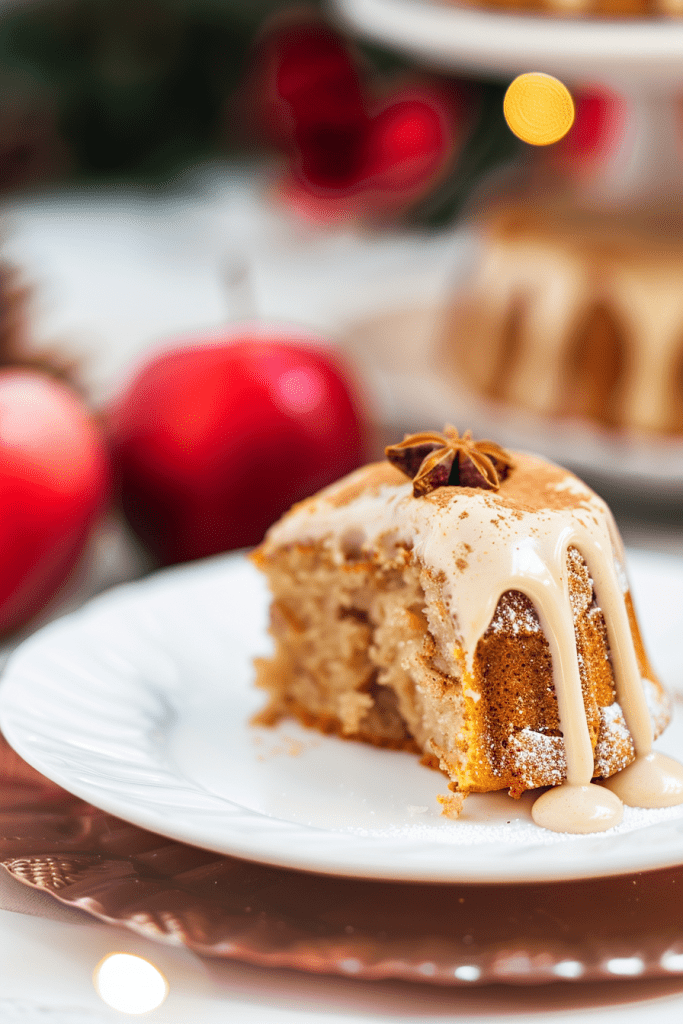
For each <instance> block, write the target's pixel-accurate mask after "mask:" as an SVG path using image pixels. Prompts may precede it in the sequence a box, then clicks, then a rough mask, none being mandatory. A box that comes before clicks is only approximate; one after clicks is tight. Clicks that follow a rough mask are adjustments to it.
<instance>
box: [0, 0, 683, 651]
mask: <svg viewBox="0 0 683 1024" xmlns="http://www.w3.org/2000/svg"><path fill="white" fill-rule="evenodd" d="M375 35H376V34H375ZM404 49H406V50H407V51H409V48H404ZM489 64H490V62H489ZM520 70H534V69H533V68H528V69H527V68H524V69H520ZM589 77H590V76H586V75H583V76H578V78H577V82H572V83H570V84H571V85H572V91H573V95H574V100H575V105H576V119H575V122H574V126H573V128H572V129H571V131H570V133H569V134H568V135H567V137H566V138H565V139H564V140H563V141H562V142H560V143H558V144H557V145H556V146H553V147H548V148H547V150H545V151H543V152H540V151H538V150H535V151H533V152H531V150H532V147H529V146H525V144H524V143H522V142H520V141H519V140H518V139H517V138H516V137H515V136H514V135H513V134H512V132H511V131H510V130H509V129H508V127H507V124H506V123H505V119H504V117H503V108H502V100H503V96H504V93H505V89H506V87H507V85H508V84H509V82H510V80H511V78H512V75H511V74H510V73H509V71H508V70H506V69H505V68H503V67H501V69H500V70H499V71H497V72H495V73H494V72H492V71H490V70H487V69H486V67H483V66H482V69H481V70H479V71H476V70H472V69H471V68H470V70H469V71H467V72H466V73H465V72H462V73H461V72H457V73H456V72H454V71H453V70H449V69H448V68H447V67H444V66H443V64H442V65H441V66H440V67H436V66H434V65H432V64H431V63H430V62H429V61H428V60H421V59H418V58H414V59H413V58H410V57H409V56H406V55H405V52H401V48H395V47H392V46H389V45H383V44H382V43H381V41H380V42H378V41H377V39H376V38H375V40H374V41H368V39H367V38H365V36H364V34H363V33H362V32H359V31H355V30H354V29H352V28H351V27H350V23H349V22H346V23H342V22H341V20H340V18H339V16H338V14H337V13H335V9H333V8H332V7H330V6H327V5H325V6H321V5H316V4H307V5H305V6H301V5H292V4H291V3H288V2H284V0H258V2H256V0H254V2H252V3H250V4H241V3H238V2H237V0H221V2H218V0H194V2H190V0H136V2H135V3H132V2H128V0H123V2H122V0H116V2H113V0H69V2H66V0H50V2H33V0H24V2H19V3H4V4H3V5H2V6H1V7H0V210H1V213H0V225H1V231H2V235H1V238H2V260H3V263H2V271H1V273H0V364H1V365H2V371H1V373H0V484H7V487H5V493H6V494H7V497H6V498H5V499H3V500H4V503H5V508H4V509H0V513H2V512H4V513H6V516H5V518H6V526H5V528H4V533H3V534H2V535H1V536H0V544H2V545H4V548H3V557H4V558H5V562H6V564H7V565H9V566H11V569H6V570H5V576H6V579H5V580H4V582H2V585H1V586H0V629H3V630H4V632H5V634H6V635H7V636H10V637H13V638H16V636H18V635H21V631H22V630H24V629H26V628H31V627H32V626H33V625H34V624H35V623H36V622H38V621H41V619H42V618H45V617H46V616H49V615H50V614H53V612H54V609H55V608H56V607H59V608H60V609H61V608H65V607H69V606H70V603H71V605H72V604H73V603H74V602H77V601H79V600H81V599H82V598H83V596H84V595H85V594H89V593H93V592H94V591H96V590H98V589H101V588H102V587H104V586H107V585H109V584H111V583H112V582H116V581H117V580H119V579H125V578H129V577H130V576H131V575H135V574H138V573H140V572H143V571H147V570H148V569H150V568H152V567H154V566H156V565H160V564H162V565H163V564H172V563H174V562H178V561H185V560H188V559H193V558H198V557H203V556H205V555H210V554H214V553H217V552H220V551H224V550H228V549H233V548H239V547H244V546H249V545H252V544H254V543H257V542H258V541H259V540H260V538H261V536H262V535H263V532H264V530H265V529H266V528H267V526H268V525H269V523H270V522H272V521H274V519H275V518H277V516H279V515H280V514H281V513H282V512H283V511H284V510H285V509H286V508H287V507H288V506H289V505H290V504H291V502H292V501H295V500H299V499H300V498H302V497H304V496H305V495H306V494H308V493H311V492H312V491H314V490H315V489H317V488H318V487H320V486H323V485H324V484H326V483H328V482H331V480H332V479H335V478H336V477H337V476H339V475H340V474H341V473H343V472H347V471H349V470H350V469H352V468H354V466H356V465H358V464H360V463H361V462H362V461H365V460H367V459H369V458H376V457H381V455H382V452H383V448H384V445H385V444H387V443H391V442H394V441H396V440H398V439H400V437H401V436H402V434H403V433H404V432H406V431H409V430H416V429H441V428H442V427H443V425H444V423H446V422H452V423H453V424H455V425H456V426H457V427H458V428H459V429H461V430H464V429H466V428H468V427H472V428H473V429H474V430H475V433H476V434H478V435H479V436H491V437H492V438H493V439H495V440H497V441H500V442H502V443H506V444H512V445H517V446H522V447H526V448H534V449H538V450H541V451H543V452H544V453H545V454H546V455H549V456H550V457H551V458H555V459H557V460H558V461H562V462H565V463H567V464H568V465H570V466H572V467H573V468H576V469H577V471H579V472H580V473H581V474H582V475H584V476H585V477H586V478H587V479H588V480H589V482H591V483H592V484H593V485H594V486H596V487H597V488H598V489H599V490H600V491H601V492H602V493H604V494H605V496H606V497H607V498H608V499H609V500H610V501H612V503H613V505H614V508H615V511H616V514H617V518H618V519H619V523H620V525H621V526H622V529H623V530H624V531H625V533H626V538H627V541H629V542H631V543H635V544H639V545H641V546H649V547H660V548H665V549H666V550H671V551H678V550H683V545H681V544H680V543H679V539H678V538H679V532H680V525H681V523H680V513H679V507H680V499H681V497H682V496H683V444H682V443H681V439H682V437H683V406H681V405H680V402H681V399H680V398H679V392H680V393H681V394H683V389H681V388H679V387H678V382H680V380H681V379H683V357H681V356H680V355H679V346H681V347H683V294H682V293H681V286H680V285H679V283H678V282H679V279H680V280H683V278H681V275H680V273H679V266H680V265H681V257H682V255H683V254H682V253H680V252H679V249H678V241H677V239H678V237H679V235H678V228H677V226H676V225H677V223H678V221H677V220H676V221H675V223H674V220H672V218H677V217H678V211H677V209H674V208H673V207H672V206H671V205H669V207H667V209H666V210H665V211H664V212H663V211H662V208H661V206H658V205H657V204H655V206H657V209H656V212H655V213H653V212H652V211H651V210H650V211H649V212H648V213H647V214H642V215H641V211H640V210H639V209H638V212H637V214H634V215H633V216H631V212H632V211H633V210H635V208H636V207H638V208H639V207H640V205H641V204H640V202H639V201H638V202H635V201H634V193H633V190H632V191H631V192H629V193H628V195H626V194H625V195H624V196H622V198H621V201H620V202H621V205H620V207H619V209H618V210H616V212H615V210H613V209H610V203H609V202H606V201H605V192H607V193H610V194H611V193H613V192H614V189H612V187H611V186H609V181H610V174H609V173H607V172H606V169H607V168H614V167H616V168H617V169H618V177H619V180H624V181H625V180H630V179H628V174H627V173H626V172H625V171H624V168H626V171H628V170H629V168H630V169H631V170H632V169H633V167H634V166H635V163H634V161H635V162H636V163H637V160H636V156H637V154H636V155H635V156H634V153H635V149H634V146H633V145H632V144H630V149H628V153H627V156H626V157H624V152H625V149H624V147H625V141H624V140H625V139H628V138H630V134H629V133H630V127H629V125H630V123H631V121H630V119H631V118H632V116H635V115H634V114H633V110H634V108H633V106H632V105H631V106H629V105H628V104H627V103H626V102H625V100H624V98H623V96H621V95H620V94H619V92H618V90H610V89H609V88H607V87H604V86H601V87H598V86H595V85H590V83H589V84H586V81H587V80H588V78H589ZM631 134H632V133H631ZM627 148H628V147H627ZM620 160H621V163H620V162H619V161H620ZM624 161H625V162H624ZM651 178H652V176H651ZM674 179H675V180H678V179H677V177H676V175H674ZM652 180H654V181H655V186H656V179H652ZM596 181H597V182H598V183H601V184H602V186H603V192H602V199H599V198H597V199H596V197H598V196H599V194H600V189H599V188H592V185H594V184H595V182H596ZM606 182H607V183H608V187H607V188H606V189H605V183H606ZM654 191H655V192H656V188H655V189H654ZM577 196H581V197H582V199H581V201H577ZM612 198H613V196H612ZM640 198H642V190H641V196H640ZM648 198H649V199H652V198H653V196H652V195H650V196H649V197H648ZM646 205H648V204H646ZM649 205H652V204H649ZM674 205H675V204H674ZM625 209H628V210H629V217H628V218H626V220H627V223H626V224H625V219H624V210H625ZM634 266H635V268H636V269H635V271H634V270H633V268H634ZM625 267H627V268H630V269H629V270H628V273H630V274H631V277H630V278H628V275H627V271H626V270H625V269H624V268H625ZM653 267H654V270H653ZM634 273H635V277H634V276H633V274H634ZM579 280H580V281H581V282H583V283H582V284H581V285H580V286H579V285H577V284H576V282H577V281H579ZM568 282H569V283H568ZM634 282H635V284H634ZM643 282H645V283H643ZM648 282H649V283H648ZM653 282H654V283H653ZM572 289H573V290H572ZM648 289H649V291H648ZM634 296H635V298H634ZM663 296H664V298H663ZM664 306H666V309H667V310H669V312H667V313H666V316H664V317H663V320H662V329H661V331H660V335H661V337H660V336H656V337H655V334H656V331H654V328H653V329H652V330H650V331H649V334H648V331H647V330H645V329H644V327H643V325H644V324H646V323H650V321H652V322H654V323H655V325H656V323H657V322H658V321H657V316H658V315H659V314H658V313H657V312H656V311H660V312H661V310H662V309H663V308H664ZM652 311H655V313H654V314H653V312H652ZM679 315H680V319H681V330H680V331H679V332H678V334H676V332H677V331H678V323H679ZM660 319H661V318H660ZM664 321H665V323H664ZM538 323H542V324H544V325H547V327H546V326H544V327H543V329H542V330H540V332H539V329H538ZM534 324H536V326H534ZM558 324H559V325H560V326H559V327H558ZM672 325H673V326H672ZM666 331H668V332H669V333H668V334H666ZM558 332H559V333H561V334H562V338H560V337H559V333H558ZM565 335H566V337H565ZM641 335H643V337H645V341H644V343H643V344H644V349H643V351H644V355H643V356H642V363H638V359H635V357H634V356H633V351H634V349H633V347H632V345H633V339H634V338H635V339H636V342H639V339H640V336H641ZM664 335H666V337H664ZM679 335H680V337H679ZM527 349H529V351H531V350H533V358H532V357H531V356H529V357H528V358H527V356H526V355H525V353H527ZM658 352H659V353H660V354H661V353H664V352H665V353H666V359H665V358H664V357H663V356H662V357H661V358H660V356H658V355H657V354H656V353H658ZM553 353H554V354H555V355H553ZM558 353H559V355H558ZM555 357H557V358H556V361H555V363H554V362H553V359H554V358H555ZM525 358H526V361H527V364H529V365H527V368H526V370H524V369H523V366H524V360H525ZM639 358H640V357H639ZM655 366H657V367H658V369H657V371H656V373H657V374H658V375H659V376H658V377H657V379H654V378H655V376H656V374H655V371H654V370H653V371H652V373H650V369H651V368H652V367H655ZM558 367H559V369H558ZM631 378H633V379H634V380H636V379H637V381H640V382H642V381H645V379H646V378H647V379H648V380H649V381H650V383H649V384H648V389H646V391H643V390H642V388H641V389H640V390H638V389H637V388H636V387H635V384H634V383H633V382H632V381H631ZM650 378H652V380H650ZM672 382H673V383H672ZM636 391H637V392H638V393H637V394H636ZM679 406H680V407H679ZM3 424H4V426H3ZM8 424H9V425H8ZM12 424H14V426H11V425H12ZM17 424H19V426H17ZM13 431H14V433H13ZM36 452H39V453H40V456H39V458H37V457H36ZM17 453H19V454H18V455H17ZM27 453H29V454H27ZM22 460H23V461H22ZM27 466H28V467H30V468H29V469H27ZM36 466H38V469H37V468H36ZM55 467H60V468H59V471H58V472H57V470H56V469H55ZM65 467H69V471H68V472H67V470H66V469H65ZM10 485H11V486H10ZM0 493H2V488H0ZM57 549H59V550H60V551H61V554H60V555H59V557H56V556H55V551H56V550H57ZM83 551H85V561H83V557H82V552H83ZM79 567H80V568H79ZM3 609H4V611H3ZM17 631H19V632H17Z"/></svg>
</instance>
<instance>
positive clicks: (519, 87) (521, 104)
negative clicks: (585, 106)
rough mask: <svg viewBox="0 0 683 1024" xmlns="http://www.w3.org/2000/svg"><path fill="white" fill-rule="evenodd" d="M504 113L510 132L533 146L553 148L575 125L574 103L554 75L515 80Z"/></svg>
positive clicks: (508, 94) (522, 76) (507, 95)
mask: <svg viewBox="0 0 683 1024" xmlns="http://www.w3.org/2000/svg"><path fill="white" fill-rule="evenodd" d="M503 113H504V114H505V120H506V121H507V123H508V125H509V127H510V131H512V132H514V134H515V135H516V136H517V137H518V138H519V139H522V141H523V142H528V143H530V144H531V145H532V146H550V145H552V144H553V142H559V141H560V139H562V138H564V136H565V135H566V134H567V132H568V131H569V129H570V128H571V126H572V125H573V123H574V101H573V99H572V97H571V93H570V92H569V89H568V88H567V87H566V85H563V84H562V82H560V80H559V79H558V78H553V76H552V75H544V74H541V73H540V72H537V71H530V72H528V73H527V74H525V75H519V76H518V77H517V78H515V80H514V82H512V83H511V84H510V86H509V88H508V91H507V92H506V93H505V99H504V100H503Z"/></svg>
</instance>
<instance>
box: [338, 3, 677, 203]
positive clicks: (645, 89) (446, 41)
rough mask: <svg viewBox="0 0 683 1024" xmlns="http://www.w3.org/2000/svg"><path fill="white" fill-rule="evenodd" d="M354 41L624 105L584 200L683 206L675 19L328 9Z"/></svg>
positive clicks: (430, 8) (428, 7)
mask: <svg viewBox="0 0 683 1024" xmlns="http://www.w3.org/2000/svg"><path fill="white" fill-rule="evenodd" d="M331 3H332V6H333V8H334V9H335V11H336V14H337V16H338V18H339V19H340V20H341V21H342V22H343V23H344V24H345V25H346V26H348V27H351V28H352V29H353V30H354V31H356V32H359V33H361V34H362V35H364V36H366V37H368V38H369V39H373V40H375V41H377V42H382V43H384V44H388V45H390V46H393V47H395V48H396V49H399V50H402V51H403V52H405V53H407V54H410V55H411V56H412V57H414V58H417V59H418V60H421V61H423V62H424V63H425V64H429V65H430V66H432V67H434V68H437V69H439V70H442V71H451V72H460V73H471V74H473V75H479V76H486V77H494V78H500V79H501V80H502V81H506V80H507V81H510V80H512V78H514V77H515V76H516V75H518V74H521V73H522V72H524V71H544V72H546V73H547V74H552V75H556V76H557V77H559V78H561V79H562V80H563V81H565V82H566V83H567V84H568V85H570V86H572V87H577V86H582V87H600V86H602V87H606V88H607V89H611V90H613V91H615V92H617V93H619V95H620V96H621V97H622V98H623V99H624V100H625V101H626V104H627V106H626V116H625V118H624V130H623V132H622V133H621V137H620V138H619V139H618V140H617V144H616V145H615V147H614V150H613V152H612V154H611V158H610V160H609V161H607V162H605V163H603V164H601V165H600V167H599V169H598V171H597V173H596V178H595V180H594V181H592V182H591V183H590V187H589V189H588V191H589V192H590V193H591V194H590V195H589V196H587V198H588V199H590V200H591V201H597V202H598V203H599V204H600V205H615V204H617V205H632V204H633V203H634V202H640V201H642V200H645V201H647V200H650V199H652V198H653V197H656V198H657V199H658V200H663V201H664V202H667V203H671V202H677V203H678V205H680V204H681V197H682V196H683V117H682V116H681V109H682V104H681V97H683V19H682V20H681V21H677V20H669V19H654V18H652V19H638V20H630V19H629V20H621V19H620V20H616V21H609V20H597V19H574V18H553V17H533V16H525V15H510V14H498V13H495V12H489V11H477V10H469V9H467V8H464V7H463V8H461V7H458V6H455V5H454V4H451V3H439V2H435V0H331Z"/></svg>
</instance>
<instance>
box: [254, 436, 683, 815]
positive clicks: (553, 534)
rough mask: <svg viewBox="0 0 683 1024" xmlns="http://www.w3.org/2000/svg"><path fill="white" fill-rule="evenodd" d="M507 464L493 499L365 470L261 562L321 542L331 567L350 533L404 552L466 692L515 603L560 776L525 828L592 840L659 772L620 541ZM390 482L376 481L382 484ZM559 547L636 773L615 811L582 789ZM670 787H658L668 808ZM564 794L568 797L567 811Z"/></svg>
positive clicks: (519, 465) (598, 519)
mask: <svg viewBox="0 0 683 1024" xmlns="http://www.w3.org/2000/svg"><path fill="white" fill-rule="evenodd" d="M514 458H515V468H514V469H513V470H512V472H511V474H510V476H509V477H508V479H507V480H506V481H504V483H503V485H502V487H501V490H500V492H499V493H498V494H496V493H493V492H491V491H485V490H479V489H472V488H459V487H449V488H440V489H439V490H437V491H435V492H432V494H430V495H428V496H426V497H422V498H414V497H413V495H412V484H411V483H410V482H405V483H403V482H401V481H402V480H403V479H405V478H402V477H401V476H400V474H398V473H397V472H396V475H395V477H394V481H395V482H390V483H387V482H382V480H383V477H384V479H385V480H386V479H387V468H386V467H385V468H383V467H382V465H380V466H370V467H365V468H364V469H362V470H358V471H357V472H356V473H354V474H351V476H349V477H346V478H344V479H343V480H341V481H338V483H336V484H334V485H332V487H329V488H327V489H325V490H324V491H322V492H320V494H318V495H316V496H315V497H314V498H311V499H309V500H307V501H305V502H302V503H301V504H300V505H297V506H295V507H294V509H292V510H291V511H290V512H289V513H288V514H287V515H286V516H284V517H283V518H282V519H281V520H280V521H279V522H278V523H276V524H275V525H274V526H273V527H272V528H271V529H270V531H269V532H268V534H267V537H266V540H265V542H264V551H265V553H267V552H268V550H269V549H270V550H272V549H274V548H277V547H279V546H281V545H286V544H291V543H302V542H303V543H305V542H306V541H307V540H310V541H322V542H323V543H325V544H326V545H327V546H328V548H329V549H330V551H331V553H332V555H333V557H336V558H338V559H339V560H342V559H343V557H344V556H343V538H344V537H345V536H346V535H347V534H353V535H354V536H355V537H357V536H358V534H359V531H362V534H363V535H364V538H365V539H364V542H363V546H364V547H365V548H366V549H371V548H373V547H376V546H377V545H378V544H380V542H381V543H383V544H384V546H385V547H386V544H387V543H388V541H389V540H390V539H393V540H394V542H396V543H401V542H404V543H405V542H408V543H410V544H412V546H413V550H414V552H415V555H416V556H417V557H418V558H419V559H420V561H421V562H422V563H423V564H425V565H427V566H429V567H430V568H431V569H432V570H434V571H436V572H437V573H439V574H441V578H442V580H443V595H444V599H445V600H446V602H447V604H448V606H449V610H450V612H451V614H452V615H453V618H454V621H455V623H456V626H457V629H458V632H459V634H460V637H461V641H462V649H463V651H464V653H465V663H466V670H467V672H468V675H469V678H470V680H471V679H473V665H474V657H475V653H476V649H477V644H478V642H479V640H480V639H481V637H482V636H483V634H484V633H485V631H486V629H487V628H488V625H489V623H490V622H491V619H492V618H493V615H494V613H495V610H496V606H497V604H498V601H499V599H500V597H501V596H502V595H503V594H504V593H505V592H506V591H509V590H517V591H520V592H521V593H523V594H525V595H526V596H527V597H528V598H529V599H530V600H531V601H532V603H533V605H534V607H535V609H536V612H537V615H538V617H539V621H540V623H541V627H542V629H543V631H544V633H545V636H546V639H547V641H548V644H549V646H550V652H551V657H552V665H553V680H554V684H555V691H556V694H557V702H558V713H559V718H560V726H561V730H562V734H563V737H564V746H565V756H566V765H567V781H566V783H565V784H564V785H563V786H562V787H556V788H555V789H554V790H550V791H549V792H548V793H546V794H545V795H544V796H543V797H541V798H540V799H539V800H537V801H536V804H535V805H534V812H533V813H534V818H535V820H537V821H538V822H539V823H540V824H543V825H544V826H545V827H548V828H553V829H555V830H557V831H577V832H585V831H599V830H602V829H605V828H609V827H611V826H612V825H614V824H617V823H618V821H619V820H620V818H621V813H622V806H621V800H624V801H625V802H634V800H633V799H632V798H631V797H632V796H633V795H634V794H635V797H636V799H638V794H640V793H642V791H643V786H644V785H645V787H646V788H647V785H648V784H649V785H650V789H651V790H653V792H654V790H656V789H657V786H658V785H659V784H658V783H657V782H656V780H655V781H653V777H654V776H653V773H654V774H656V772H657V771H658V770H659V769H661V767H662V766H661V765H659V769H657V768H656V766H654V764H653V762H652V758H651V756H650V753H651V746H652V738H653V728H652V722H651V718H650V713H649V710H648V707H647V702H646V700H645V694H644V690H643V682H642V679H641V676H640V671H639V668H638V659H637V655H636V651H635V646H634V641H633V636H632V633H631V629H630V624H629V620H628V613H627V610H626V606H625V602H624V584H625V582H626V578H625V572H624V568H623V549H622V545H621V539H620V537H619V533H618V531H617V528H616V525H615V523H614V520H613V518H612V515H611V513H610V511H609V508H608V507H607V506H606V505H605V503H604V502H603V501H602V499H600V498H599V497H598V496H597V495H596V494H595V493H594V492H593V491H591V490H590V488H588V487H587V486H586V485H585V484H583V483H582V482H581V481H580V480H578V478H576V477H574V476H573V475H572V474H571V473H568V472H567V471H565V470H562V469H560V468H559V467H556V466H553V465H551V464H549V463H547V462H544V461H543V460H541V459H538V458H536V457H535V456H530V455H522V454H518V453H515V454H514ZM393 472H394V471H393V470H388V473H389V477H388V479H389V480H391V479H392V477H391V474H392V473H393ZM570 547H576V548H577V549H578V551H579V552H580V553H581V555H582V556H583V558H584V560H585V562H586V564H587V566H588V570H589V572H590V574H591V577H592V579H593V583H594V589H595V594H596V599H597V603H598V605H599V606H600V608H601V609H602V612H603V615H604V617H605V622H606V626H607V635H608V641H609V646H610V652H611V657H612V665H613V670H614V678H615V686H616V692H617V700H618V701H619V704H620V705H621V708H622V710H623V713H624V717H625V720H626V723H627V726H628V729H629V732H630V733H631V737H632V739H633V744H634V747H635V751H636V758H637V762H638V763H639V764H641V768H639V769H638V771H639V773H640V775H639V781H638V783H637V785H635V784H634V786H632V787H631V788H630V789H629V784H628V778H627V777H624V781H623V784H622V785H621V786H620V789H619V797H620V798H621V799H618V798H617V797H616V796H615V795H614V794H613V793H609V792H605V790H604V789H602V788H601V787H598V786H594V785H592V784H591V779H592V777H593V772H594V758H593V750H592V746H591V740H590V733H589V729H588V723H587V721H586V715H585V709H584V703H583V695H582V690H581V678H580V672H579V665H578V660H577V653H576V641H575V634H574V621H573V615H572V608H571V601H570V595H569V585H568V578H567V552H568V549H569V548H570ZM470 685H471V684H470ZM657 757H660V755H657ZM646 765H647V766H650V767H646ZM672 766H675V767H677V768H680V787H679V790H680V794H679V799H678V800H673V799H672V800H669V802H683V767H681V766H678V765H677V762H671V765H667V770H668V776H667V778H668V777H669V776H672V774H673V776H675V774H676V771H675V768H674V767H672ZM648 772H649V776H648V778H649V783H644V782H643V779H642V778H641V777H640V776H643V773H645V775H647V774H648ZM632 774H635V773H632ZM660 774H661V771H660ZM672 786H673V789H675V785H673V783H671V782H670V781H669V783H668V791H669V797H670V795H671V792H672V791H673V790H672ZM653 787H654V789H653ZM659 788H660V789H662V785H659ZM664 788H666V787H664ZM560 789H562V793H560V792H559V790H560ZM636 791H637V792H636ZM571 793H573V794H574V797H573V798H570V799H567V797H568V796H571ZM629 794H631V797H630V796H629ZM662 798H663V794H662ZM650 799H651V800H656V799H657V796H656V795H651V797H650ZM648 806H657V804H656V803H652V802H651V803H649V804H648ZM591 807H592V808H593V811H591V810H590V808H591ZM572 808H574V812H572Z"/></svg>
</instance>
